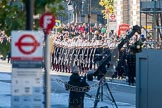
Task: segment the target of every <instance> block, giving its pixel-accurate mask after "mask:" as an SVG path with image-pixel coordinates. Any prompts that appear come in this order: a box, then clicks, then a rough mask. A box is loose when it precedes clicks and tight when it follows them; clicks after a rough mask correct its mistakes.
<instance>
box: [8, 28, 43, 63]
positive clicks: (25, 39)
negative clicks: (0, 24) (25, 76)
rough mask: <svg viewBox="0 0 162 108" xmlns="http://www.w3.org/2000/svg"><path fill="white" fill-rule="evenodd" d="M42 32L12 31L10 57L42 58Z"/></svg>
mask: <svg viewBox="0 0 162 108" xmlns="http://www.w3.org/2000/svg"><path fill="white" fill-rule="evenodd" d="M43 35H44V34H43V32H37V31H13V32H12V46H11V47H12V50H11V57H12V59H16V60H22V59H23V60H33V59H34V60H42V59H43Z"/></svg>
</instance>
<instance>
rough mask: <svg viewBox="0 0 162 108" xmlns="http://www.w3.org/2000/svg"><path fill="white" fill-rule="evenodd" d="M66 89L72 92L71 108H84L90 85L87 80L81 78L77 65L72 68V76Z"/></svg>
mask: <svg viewBox="0 0 162 108" xmlns="http://www.w3.org/2000/svg"><path fill="white" fill-rule="evenodd" d="M65 87H66V90H69V91H70V94H69V108H84V96H85V92H88V90H89V85H88V83H87V82H86V79H84V78H83V79H82V78H81V77H80V76H79V69H78V67H77V66H76V65H75V66H74V67H73V68H72V75H71V76H70V80H69V82H68V83H67V84H65Z"/></svg>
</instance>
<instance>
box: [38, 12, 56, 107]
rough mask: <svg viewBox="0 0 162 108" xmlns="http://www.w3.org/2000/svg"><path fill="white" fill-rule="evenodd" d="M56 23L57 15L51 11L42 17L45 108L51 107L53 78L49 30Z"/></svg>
mask: <svg viewBox="0 0 162 108" xmlns="http://www.w3.org/2000/svg"><path fill="white" fill-rule="evenodd" d="M54 25H55V17H54V16H53V15H52V14H51V13H48V12H47V13H45V14H43V15H42V16H41V18H40V26H41V27H42V28H43V30H44V36H45V50H44V51H45V53H44V60H45V61H44V63H45V79H44V80H45V81H44V82H45V83H44V84H45V108H50V107H51V105H50V103H51V102H50V99H51V98H50V93H51V80H50V62H51V61H50V37H49V36H48V34H49V31H50V30H51V29H52V28H53V26H54Z"/></svg>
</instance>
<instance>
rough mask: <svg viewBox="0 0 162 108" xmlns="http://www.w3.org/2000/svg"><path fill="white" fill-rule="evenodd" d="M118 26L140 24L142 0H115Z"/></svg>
mask: <svg viewBox="0 0 162 108" xmlns="http://www.w3.org/2000/svg"><path fill="white" fill-rule="evenodd" d="M114 14H115V15H116V22H117V26H118V25H120V24H129V25H139V24H140V0H114Z"/></svg>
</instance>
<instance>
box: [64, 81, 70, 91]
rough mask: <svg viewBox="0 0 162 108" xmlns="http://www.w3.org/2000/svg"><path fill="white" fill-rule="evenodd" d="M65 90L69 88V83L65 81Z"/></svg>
mask: <svg viewBox="0 0 162 108" xmlns="http://www.w3.org/2000/svg"><path fill="white" fill-rule="evenodd" d="M65 90H69V84H68V83H67V82H66V83H65Z"/></svg>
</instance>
